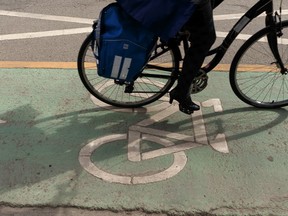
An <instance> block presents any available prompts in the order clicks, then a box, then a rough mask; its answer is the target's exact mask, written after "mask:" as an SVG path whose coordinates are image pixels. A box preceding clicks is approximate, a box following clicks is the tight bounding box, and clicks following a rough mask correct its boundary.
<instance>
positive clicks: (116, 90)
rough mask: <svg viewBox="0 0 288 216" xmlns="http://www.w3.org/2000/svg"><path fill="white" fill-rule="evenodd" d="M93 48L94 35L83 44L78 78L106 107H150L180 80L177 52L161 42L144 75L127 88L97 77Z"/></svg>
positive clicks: (122, 84)
mask: <svg viewBox="0 0 288 216" xmlns="http://www.w3.org/2000/svg"><path fill="white" fill-rule="evenodd" d="M91 44H92V34H90V35H89V36H88V37H87V38H86V40H85V41H84V42H83V44H82V46H81V48H80V51H79V54H78V72H79V76H80V78H81V81H82V83H83V84H84V86H85V87H86V89H87V90H88V91H89V92H90V93H91V94H92V95H93V96H95V97H96V98H98V99H99V100H101V101H103V102H105V103H107V104H110V105H113V106H117V107H124V108H135V107H141V106H144V105H147V104H149V103H152V102H154V101H156V100H158V99H159V98H160V97H162V96H163V95H164V94H165V93H167V92H168V91H169V89H170V88H171V86H172V85H173V84H174V82H175V80H176V79H177V74H178V70H179V60H178V59H177V56H176V54H177V53H176V52H179V49H178V48H177V49H176V48H173V49H170V48H169V47H168V46H165V45H163V44H162V43H161V42H160V41H158V42H157V46H156V49H155V51H153V53H152V56H151V58H150V61H149V62H148V64H147V65H146V67H145V69H144V70H143V72H142V73H141V75H140V76H139V77H138V78H137V79H136V80H135V81H134V83H132V84H129V85H127V84H124V83H117V82H115V81H114V80H113V79H107V78H104V77H101V76H99V75H98V73H97V67H96V60H95V57H94V55H93V51H92V46H91ZM175 53H176V54H175Z"/></svg>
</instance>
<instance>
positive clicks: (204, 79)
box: [191, 70, 208, 94]
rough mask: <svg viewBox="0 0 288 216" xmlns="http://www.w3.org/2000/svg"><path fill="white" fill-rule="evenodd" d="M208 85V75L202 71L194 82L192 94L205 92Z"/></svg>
mask: <svg viewBox="0 0 288 216" xmlns="http://www.w3.org/2000/svg"><path fill="white" fill-rule="evenodd" d="M207 85H208V76H207V73H206V72H205V71H203V70H200V71H199V72H198V74H197V76H196V77H195V78H194V80H193V82H192V85H191V94H196V93H199V92H201V91H203V90H204V89H205V88H206V87H207Z"/></svg>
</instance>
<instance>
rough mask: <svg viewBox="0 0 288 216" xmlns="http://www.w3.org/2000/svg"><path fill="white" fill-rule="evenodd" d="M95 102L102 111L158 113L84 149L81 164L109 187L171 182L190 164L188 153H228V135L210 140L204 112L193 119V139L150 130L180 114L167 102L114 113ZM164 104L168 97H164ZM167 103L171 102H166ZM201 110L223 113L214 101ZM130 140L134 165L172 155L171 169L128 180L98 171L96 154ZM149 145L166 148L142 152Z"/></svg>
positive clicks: (124, 177) (130, 154)
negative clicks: (198, 150) (207, 149)
mask: <svg viewBox="0 0 288 216" xmlns="http://www.w3.org/2000/svg"><path fill="white" fill-rule="evenodd" d="M91 99H92V101H93V102H94V103H95V104H97V105H98V106H99V104H100V106H101V107H104V108H109V109H113V110H114V111H115V110H116V111H121V112H152V111H154V112H157V113H156V114H154V115H152V116H150V118H148V119H145V120H142V121H140V122H138V123H137V124H135V125H132V126H130V127H129V130H128V133H127V134H111V135H108V136H104V137H100V138H98V139H96V140H94V141H92V142H90V143H88V144H87V145H85V146H84V147H83V148H82V149H81V150H80V153H79V162H80V164H81V166H82V167H83V168H84V169H85V170H86V171H87V172H89V173H90V174H92V175H93V176H95V177H97V178H100V179H102V180H104V181H107V182H110V183H120V184H130V185H131V184H133V185H135V184H146V183H152V182H159V181H163V180H166V179H168V178H171V177H173V176H175V175H177V174H178V173H179V172H180V171H181V170H183V168H184V167H185V165H186V163H187V157H186V154H185V151H186V150H189V149H193V148H196V147H203V146H208V145H209V146H211V147H212V148H213V149H215V150H216V151H219V152H221V153H229V149H228V145H227V142H226V137H225V134H218V135H217V136H216V138H215V139H214V140H210V141H209V140H208V138H207V133H206V128H205V125H204V119H203V114H202V111H201V110H200V111H197V112H195V113H194V114H193V115H191V122H192V126H193V130H194V136H188V135H185V134H181V133H171V132H168V131H165V130H159V129H154V128H151V127H149V126H151V125H152V124H154V123H157V122H160V121H161V120H163V119H166V118H168V117H169V116H171V115H172V114H174V113H176V112H178V106H175V105H170V104H168V102H167V101H164V102H162V103H160V104H158V105H155V106H151V107H148V108H147V109H143V108H139V109H115V108H113V107H111V106H107V105H106V104H104V103H102V102H100V101H99V100H97V99H96V98H94V97H92V96H91ZM164 100H165V97H164ZM167 100H168V99H167ZM198 104H199V105H201V107H202V108H205V107H214V111H215V112H222V111H223V109H222V105H221V101H220V100H219V99H211V100H208V101H205V102H202V103H201V104H200V103H198ZM120 140H127V141H128V152H127V154H128V160H129V161H131V162H138V163H139V162H141V161H144V160H150V159H153V158H157V157H160V156H164V155H169V154H173V156H174V159H173V163H172V165H171V166H170V167H168V168H167V169H165V170H161V171H159V172H158V173H154V174H151V175H141V176H140V175H138V176H137V175H135V176H133V175H132V176H131V175H129V176H125V175H116V174H111V173H109V172H108V171H106V170H102V169H100V168H99V167H97V164H94V163H93V162H92V161H91V156H92V154H93V152H95V151H97V149H99V147H100V146H103V145H106V144H109V143H111V142H114V141H120ZM145 140H146V141H150V142H152V143H156V144H160V145H162V146H163V147H162V148H160V149H157V150H152V151H148V152H141V141H145ZM171 140H175V141H178V142H179V141H181V142H182V144H177V145H175V143H174V142H173V141H171Z"/></svg>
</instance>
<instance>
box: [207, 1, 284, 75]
mask: <svg viewBox="0 0 288 216" xmlns="http://www.w3.org/2000/svg"><path fill="white" fill-rule="evenodd" d="M222 2H223V0H215V2H214V7H217V6H218V5H219V4H221V3H222ZM263 12H266V21H265V24H266V27H268V26H269V27H272V28H274V29H275V33H274V32H273V34H270V35H268V42H269V45H270V48H271V50H272V52H273V54H274V56H275V58H276V61H277V63H278V65H279V67H280V68H281V69H282V70H283V71H286V69H285V67H284V65H283V62H282V60H281V58H280V55H279V52H278V47H277V34H276V33H277V30H276V25H275V24H276V22H275V18H274V16H273V12H274V10H273V0H259V1H258V2H257V3H256V4H255V5H254V6H253V7H251V8H250V9H249V10H248V11H247V12H246V13H245V14H244V15H243V16H242V17H241V18H240V19H239V20H238V22H237V23H236V24H235V25H234V26H233V28H232V29H231V30H230V32H229V33H228V35H227V36H226V37H225V39H224V40H223V42H222V44H221V45H220V46H218V47H217V48H215V49H213V50H211V51H209V53H208V55H207V56H209V55H214V54H216V55H215V56H214V58H213V59H212V60H211V62H210V63H208V64H207V65H206V66H205V67H204V68H202V69H203V70H204V71H205V72H206V73H208V72H209V71H211V70H212V69H213V68H215V67H216V66H217V65H218V64H219V62H220V61H221V60H222V58H223V57H224V55H225V53H226V52H227V50H228V48H229V47H230V45H231V44H232V42H233V41H234V40H235V39H236V37H237V36H238V35H239V34H240V32H241V31H242V30H243V29H244V28H245V27H246V26H247V25H248V24H249V23H250V22H251V21H252V20H253V19H254V18H256V17H258V16H259V15H260V14H262V13H263Z"/></svg>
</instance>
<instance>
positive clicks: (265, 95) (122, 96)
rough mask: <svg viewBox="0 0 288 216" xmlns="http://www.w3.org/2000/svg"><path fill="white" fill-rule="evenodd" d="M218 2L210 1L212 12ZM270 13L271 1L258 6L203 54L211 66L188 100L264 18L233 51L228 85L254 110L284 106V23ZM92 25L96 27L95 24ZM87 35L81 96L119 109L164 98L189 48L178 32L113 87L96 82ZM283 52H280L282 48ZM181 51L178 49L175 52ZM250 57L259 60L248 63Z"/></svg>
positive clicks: (81, 61)
mask: <svg viewBox="0 0 288 216" xmlns="http://www.w3.org/2000/svg"><path fill="white" fill-rule="evenodd" d="M222 2H223V0H216V1H215V5H214V8H216V7H217V6H218V5H220V4H221V3H222ZM282 3H283V0H282V1H281V3H280V13H278V12H274V9H273V0H259V1H258V2H257V3H255V4H254V5H253V6H252V7H250V9H249V10H247V12H246V13H245V14H244V15H243V16H242V17H241V18H240V19H239V20H238V21H237V22H236V24H235V25H234V26H233V27H232V29H231V30H230V31H229V33H228V35H227V36H226V37H225V38H224V40H223V42H222V43H221V44H220V45H219V46H218V47H216V48H214V49H212V50H210V51H209V53H208V55H207V56H212V55H214V57H213V58H212V60H211V61H210V62H209V63H208V64H207V65H205V66H203V68H202V69H201V72H200V73H199V75H198V76H197V77H196V78H195V79H194V81H193V88H192V92H191V93H192V94H195V93H198V92H200V91H202V90H203V89H205V88H206V86H207V80H208V76H207V74H208V73H209V72H211V71H212V70H213V69H214V68H215V67H216V66H217V65H218V64H219V63H220V61H221V60H222V58H223V57H224V55H225V54H226V52H227V50H228V48H229V47H230V46H231V44H232V43H233V41H234V40H235V39H236V37H237V36H238V35H239V34H240V33H241V32H242V30H243V29H245V27H246V26H247V25H248V24H249V23H250V22H251V21H252V20H253V19H255V18H256V17H258V16H259V15H261V14H262V13H263V12H266V19H265V27H264V28H263V29H261V30H259V31H258V32H256V33H255V34H253V35H252V36H251V37H250V38H249V39H248V40H247V41H246V42H245V43H244V44H243V45H242V46H241V47H240V49H239V50H238V51H237V53H236V55H235V56H234V58H233V60H232V63H231V66H230V71H229V82H230V85H231V87H232V90H233V91H234V93H235V94H236V96H237V97H238V98H239V99H241V100H242V101H243V102H245V103H247V104H249V105H252V106H254V107H258V108H279V107H283V106H286V105H288V97H287V96H286V95H287V94H288V84H287V83H288V82H287V81H286V80H287V78H288V77H287V74H288V69H287V67H286V66H285V64H287V61H288V56H286V57H284V55H287V54H288V52H287V50H286V47H287V46H286V45H287V44H288V39H285V38H284V37H283V35H287V34H288V32H286V31H285V30H288V28H287V27H288V20H282V19H281V8H282ZM96 22H97V21H96ZM91 41H92V34H90V35H89V36H88V37H87V38H86V40H85V41H84V42H83V44H82V46H81V48H80V51H79V55H78V72H79V76H80V78H81V81H82V82H83V84H84V86H85V87H86V88H87V90H88V91H89V92H90V93H91V94H92V95H93V96H95V97H96V98H98V99H99V100H101V101H103V102H105V103H107V104H110V105H113V106H116V107H123V108H136V107H141V106H145V105H147V104H150V103H152V102H155V101H157V100H158V99H159V98H161V97H162V96H163V95H165V94H166V93H168V92H169V90H170V89H171V87H172V86H173V85H174V83H175V81H176V80H177V77H178V76H179V73H181V72H180V65H181V61H182V60H183V57H182V56H183V54H182V52H183V51H182V50H184V53H185V52H186V50H187V49H188V47H189V42H188V39H187V33H186V32H185V31H183V32H179V34H178V35H177V36H176V38H175V39H173V42H171V43H164V42H162V41H161V40H158V42H157V45H156V47H155V50H154V51H153V53H152V56H151V58H150V60H149V62H148V64H147V65H146V67H145V68H144V69H143V71H142V72H141V74H140V76H139V77H138V78H137V79H136V80H135V81H134V82H132V83H128V84H126V83H119V82H116V81H114V80H111V79H107V78H103V77H100V76H98V74H97V72H96V70H97V67H96V62H95V57H94V55H93V51H92V47H91ZM285 46H286V47H285ZM181 47H183V49H181ZM255 53H257V54H258V55H260V58H259V57H258V58H257V59H254V57H255V56H257V55H255Z"/></svg>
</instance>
